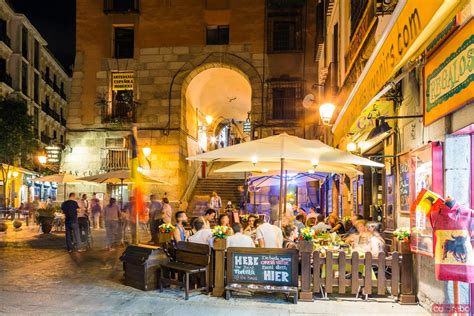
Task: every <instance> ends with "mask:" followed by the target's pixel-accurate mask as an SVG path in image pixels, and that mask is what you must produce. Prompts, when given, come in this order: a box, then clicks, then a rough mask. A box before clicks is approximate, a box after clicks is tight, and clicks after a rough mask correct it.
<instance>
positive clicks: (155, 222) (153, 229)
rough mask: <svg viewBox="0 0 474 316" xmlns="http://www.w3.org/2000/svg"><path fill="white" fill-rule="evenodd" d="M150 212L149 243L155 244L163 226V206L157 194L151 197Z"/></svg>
mask: <svg viewBox="0 0 474 316" xmlns="http://www.w3.org/2000/svg"><path fill="white" fill-rule="evenodd" d="M148 210H149V216H150V220H149V224H150V234H151V238H150V241H149V243H155V242H156V241H157V238H158V227H159V226H160V225H161V224H163V204H162V203H161V202H160V201H159V200H158V198H157V196H156V195H155V194H152V195H150V203H149V204H148Z"/></svg>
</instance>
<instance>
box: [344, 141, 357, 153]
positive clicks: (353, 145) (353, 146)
mask: <svg viewBox="0 0 474 316" xmlns="http://www.w3.org/2000/svg"><path fill="white" fill-rule="evenodd" d="M346 149H347V151H350V152H354V151H356V150H357V144H356V143H354V142H350V143H349V144H347V146H346Z"/></svg>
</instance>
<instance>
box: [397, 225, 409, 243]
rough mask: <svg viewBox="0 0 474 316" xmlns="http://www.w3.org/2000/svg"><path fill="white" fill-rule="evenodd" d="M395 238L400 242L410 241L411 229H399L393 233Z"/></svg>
mask: <svg viewBox="0 0 474 316" xmlns="http://www.w3.org/2000/svg"><path fill="white" fill-rule="evenodd" d="M393 236H395V237H396V238H397V239H398V240H400V241H408V240H410V237H411V233H410V229H409V228H407V227H399V228H397V229H396V230H395V231H394V232H393Z"/></svg>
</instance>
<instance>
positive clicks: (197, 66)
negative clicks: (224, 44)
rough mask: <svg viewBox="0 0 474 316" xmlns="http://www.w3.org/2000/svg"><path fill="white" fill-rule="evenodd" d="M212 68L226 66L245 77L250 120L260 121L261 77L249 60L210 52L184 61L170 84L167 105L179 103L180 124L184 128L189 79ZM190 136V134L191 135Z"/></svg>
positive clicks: (261, 100)
mask: <svg viewBox="0 0 474 316" xmlns="http://www.w3.org/2000/svg"><path fill="white" fill-rule="evenodd" d="M212 68H227V69H230V70H233V71H235V72H237V73H239V74H241V75H242V76H243V77H245V78H246V79H247V80H248V82H249V84H250V87H251V110H250V111H251V114H252V121H253V122H258V121H261V116H262V104H263V79H262V77H261V75H260V73H259V71H258V70H257V68H255V67H254V66H253V65H252V63H251V62H249V61H247V60H246V59H244V58H242V57H239V56H237V55H235V54H231V53H221V52H212V53H209V54H207V55H200V56H197V57H195V58H193V59H191V60H190V61H188V62H186V63H185V64H184V65H183V66H182V67H181V68H180V69H178V71H177V72H176V74H175V76H174V77H173V80H172V82H171V85H170V93H169V105H170V108H171V105H172V104H174V105H177V104H180V105H181V108H180V112H181V122H180V123H181V124H180V127H181V129H183V130H186V127H185V125H186V124H185V123H186V115H187V114H186V91H187V88H188V86H189V84H190V83H191V81H192V80H193V79H194V78H195V77H196V76H197V75H199V74H200V73H201V72H203V71H205V70H208V69H212ZM191 136H192V135H191Z"/></svg>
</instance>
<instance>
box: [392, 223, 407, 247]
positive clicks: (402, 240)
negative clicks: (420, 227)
mask: <svg viewBox="0 0 474 316" xmlns="http://www.w3.org/2000/svg"><path fill="white" fill-rule="evenodd" d="M410 237H411V233H410V229H409V228H407V227H399V228H397V229H396V230H395V231H394V232H393V246H394V250H395V251H398V252H400V253H409V252H410Z"/></svg>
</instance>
